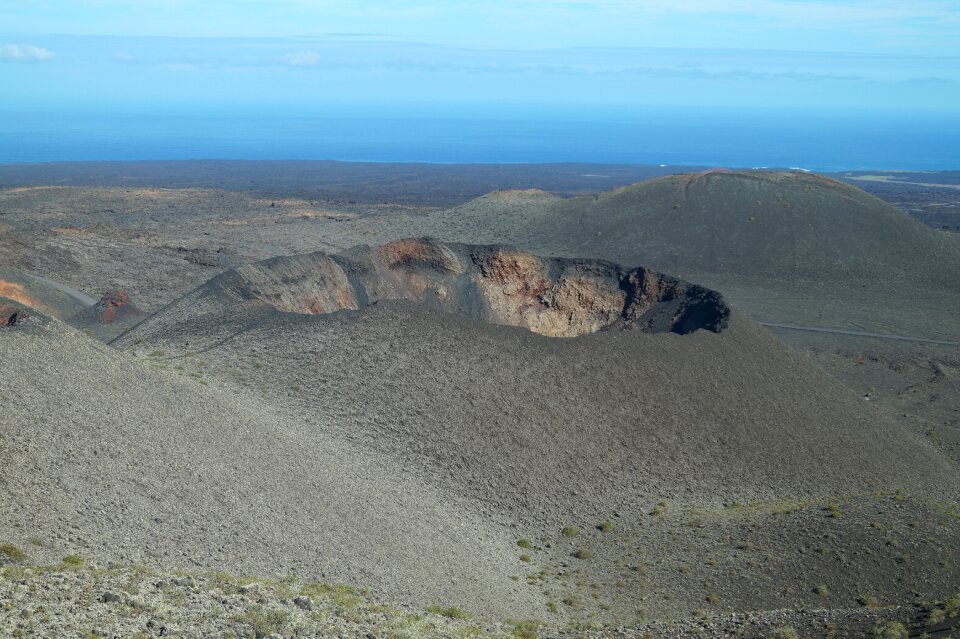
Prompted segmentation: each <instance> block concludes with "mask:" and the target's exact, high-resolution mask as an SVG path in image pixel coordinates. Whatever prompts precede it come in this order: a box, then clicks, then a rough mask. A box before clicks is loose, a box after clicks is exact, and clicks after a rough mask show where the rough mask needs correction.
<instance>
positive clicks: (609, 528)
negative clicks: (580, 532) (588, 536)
mask: <svg viewBox="0 0 960 639" xmlns="http://www.w3.org/2000/svg"><path fill="white" fill-rule="evenodd" d="M597 530H599V531H600V532H605V533H607V532H613V522H612V521H610V520H609V519H608V520H606V521H601V522H600V525H599V526H597Z"/></svg>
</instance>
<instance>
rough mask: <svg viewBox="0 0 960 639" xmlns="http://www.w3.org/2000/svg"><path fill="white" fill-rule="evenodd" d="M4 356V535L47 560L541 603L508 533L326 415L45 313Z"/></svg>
mask: <svg viewBox="0 0 960 639" xmlns="http://www.w3.org/2000/svg"><path fill="white" fill-rule="evenodd" d="M0 361H3V362H4V365H5V367H6V368H7V370H8V371H10V372H11V374H6V375H3V376H2V378H0V405H2V411H0V459H3V460H4V463H3V465H2V469H0V492H2V493H3V494H4V495H5V498H4V499H3V500H0V539H3V540H5V541H9V542H11V543H15V544H17V545H20V546H23V547H26V546H27V545H28V543H27V542H28V539H30V538H31V537H36V538H38V539H40V540H42V541H43V543H44V545H45V546H47V545H49V547H50V548H54V549H56V550H52V551H51V552H53V553H58V554H55V557H59V556H60V555H62V554H65V553H67V552H71V551H76V552H80V553H82V554H84V555H87V556H92V557H100V558H103V559H105V560H116V561H124V562H144V563H148V564H152V565H164V566H170V567H187V568H191V567H193V568H195V567H204V568H206V569H211V570H213V569H224V570H232V571H236V572H239V573H245V572H257V573H260V574H278V573H285V572H288V571H289V572H296V573H298V574H300V575H302V576H304V577H305V578H310V579H324V580H332V581H351V582H353V583H360V584H363V585H365V586H369V587H371V588H372V589H374V591H375V592H379V593H383V594H385V595H387V596H389V598H391V599H394V600H400V601H407V600H416V601H419V602H422V603H425V604H428V603H444V602H447V601H449V600H451V599H455V600H456V601H458V602H461V603H462V602H463V601H469V602H470V603H471V605H472V607H473V608H474V609H475V610H478V611H489V612H494V613H496V614H498V615H521V614H523V613H524V612H529V611H531V610H532V609H537V610H539V609H540V608H541V607H542V602H541V601H538V599H539V597H538V596H537V594H536V593H531V592H529V591H526V590H524V589H522V588H520V587H519V586H518V585H517V584H516V583H515V582H513V581H511V580H510V579H509V578H508V574H510V572H511V570H512V569H513V568H514V567H515V564H516V557H515V553H514V551H513V549H514V548H515V537H514V535H513V534H512V533H511V532H509V531H507V530H505V529H503V528H502V527H500V526H497V525H496V524H495V523H493V522H492V521H490V520H489V519H487V518H485V517H482V516H481V515H480V513H477V512H476V510H475V509H474V508H472V506H470V505H469V504H466V503H464V501H463V500H460V499H458V498H456V497H455V496H452V495H450V494H448V493H447V491H443V490H441V489H438V488H436V487H428V486H426V485H424V484H423V483H421V482H419V481H417V480H416V479H415V478H413V477H411V476H410V474H409V473H407V472H405V471H404V470H403V469H402V468H399V467H398V466H396V465H394V464H392V463H391V462H390V461H389V460H385V459H380V458H378V457H374V456H372V455H371V454H369V452H367V451H364V450H362V449H359V448H358V447H356V446H354V445H351V444H350V443H349V442H347V441H345V440H344V439H343V438H335V437H331V436H330V435H329V434H328V431H329V430H330V429H329V428H325V427H324V425H326V424H328V423H329V422H330V416H328V415H325V414H322V413H320V414H317V415H315V416H314V417H313V418H312V419H311V420H310V421H309V422H307V421H306V420H289V419H282V418H281V417H280V416H278V415H277V414H276V413H275V412H273V411H271V410H270V407H269V406H265V405H264V403H263V402H262V401H261V400H260V399H259V398H256V397H253V396H250V394H248V393H238V392H235V391H233V390H228V389H218V388H216V385H213V384H211V385H209V386H207V385H205V384H206V381H205V380H198V379H196V378H193V377H191V376H189V375H188V374H187V373H181V372H179V371H161V370H157V369H155V368H153V367H152V366H150V365H149V364H148V363H147V362H145V361H138V360H137V359H134V358H131V357H129V356H128V355H125V354H122V353H118V352H117V351H115V350H113V349H110V348H108V347H105V346H103V345H100V344H98V343H96V342H95V341H93V340H92V339H90V338H87V337H85V336H83V335H81V334H79V333H77V332H75V331H74V330H73V329H71V328H69V327H67V326H66V325H64V324H61V323H59V322H58V321H55V320H43V319H42V318H41V317H39V316H34V317H31V318H29V319H28V320H27V321H26V322H25V323H24V324H22V325H20V326H18V327H6V328H4V330H3V332H2V333H0ZM14 371H15V372H14ZM40 558H41V559H44V558H43V556H42V554H41V557H40Z"/></svg>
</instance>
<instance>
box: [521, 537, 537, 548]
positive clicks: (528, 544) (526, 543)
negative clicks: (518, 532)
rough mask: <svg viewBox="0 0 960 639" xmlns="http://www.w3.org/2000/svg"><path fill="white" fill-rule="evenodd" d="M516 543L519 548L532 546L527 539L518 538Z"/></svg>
mask: <svg viewBox="0 0 960 639" xmlns="http://www.w3.org/2000/svg"><path fill="white" fill-rule="evenodd" d="M517 545H518V546H520V547H521V548H533V544H532V543H530V540H529V539H518V540H517Z"/></svg>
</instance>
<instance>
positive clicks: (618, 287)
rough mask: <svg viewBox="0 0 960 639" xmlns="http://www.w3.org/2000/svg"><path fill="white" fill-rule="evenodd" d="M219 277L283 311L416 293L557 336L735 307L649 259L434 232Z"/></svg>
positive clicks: (714, 323)
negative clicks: (573, 256) (567, 252)
mask: <svg viewBox="0 0 960 639" xmlns="http://www.w3.org/2000/svg"><path fill="white" fill-rule="evenodd" d="M209 286H210V287H213V288H218V289H220V290H221V291H223V292H225V293H226V294H228V295H230V296H231V297H237V298H239V299H243V300H251V301H259V302H262V303H267V304H270V305H272V306H273V307H275V308H276V309H278V310H280V311H284V312H292V313H305V314H314V315H315V314H322V313H332V312H335V311H340V310H358V309H361V308H363V307H365V306H368V305H370V304H374V303H377V302H378V301H381V300H408V301H414V302H417V303H422V304H424V305H427V306H430V307H431V308H436V309H439V310H442V311H445V312H449V313H457V314H460V315H465V316H467V317H469V318H471V319H473V320H477V321H483V322H489V323H493V324H501V325H507V326H517V327H521V328H525V329H527V330H530V331H532V332H534V333H538V334H541V335H546V336H549V337H576V336H579V335H586V334H589V333H595V332H597V331H601V330H615V329H637V330H642V331H648V332H666V331H673V332H677V333H689V332H693V331H695V330H698V329H701V328H704V329H707V330H711V331H714V332H719V331H720V330H723V328H725V327H726V324H727V321H728V318H729V315H730V309H729V308H728V307H727V305H726V303H725V302H724V301H723V298H722V297H721V296H720V295H719V294H718V293H715V292H713V291H709V290H707V289H705V288H702V287H699V286H695V285H692V284H688V283H686V282H683V281H681V280H677V279H675V278H672V277H669V276H666V275H661V274H659V273H656V272H654V271H651V270H649V269H645V268H642V267H641V268H635V269H630V270H628V269H624V268H623V267H621V266H619V265H617V264H613V263H611V262H604V261H602V260H569V259H559V258H545V257H538V256H536V255H533V254H530V253H527V252H524V251H520V250H516V249H510V248H504V247H496V246H471V245H466V244H445V243H441V242H437V241H435V240H431V239H405V240H398V241H396V242H391V243H389V244H384V245H382V246H378V247H373V248H370V247H360V248H357V249H353V250H351V251H348V252H346V253H344V254H341V255H326V254H324V253H311V254H309V255H297V256H291V257H278V258H272V259H270V260H266V261H264V262H259V263H257V264H250V265H246V266H243V267H241V268H239V269H236V270H235V271H230V272H228V273H225V274H223V275H222V276H220V277H218V278H215V279H214V280H212V281H211V282H210V284H209Z"/></svg>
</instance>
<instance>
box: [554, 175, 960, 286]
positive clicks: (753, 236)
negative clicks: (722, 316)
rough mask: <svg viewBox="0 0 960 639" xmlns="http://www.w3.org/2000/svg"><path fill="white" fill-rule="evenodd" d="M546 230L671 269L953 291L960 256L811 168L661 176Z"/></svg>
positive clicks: (581, 208)
mask: <svg viewBox="0 0 960 639" xmlns="http://www.w3.org/2000/svg"><path fill="white" fill-rule="evenodd" d="M553 219H554V221H555V223H554V224H553V225H551V226H548V227H546V228H545V229H544V230H545V231H546V233H547V235H548V237H549V240H548V241H552V242H554V243H556V244H557V245H561V244H563V243H565V242H570V245H569V246H568V247H567V250H574V251H577V252H578V253H579V254H586V255H593V254H595V253H597V252H598V251H600V252H602V253H603V254H604V256H605V257H607V259H613V260H626V261H628V262H632V261H636V260H637V259H640V258H642V259H644V260H645V261H646V263H649V264H651V265H654V266H655V267H657V268H663V269H674V270H676V269H678V268H679V269H682V272H719V273H727V274H736V275H743V276H748V277H753V278H770V279H784V280H796V279H813V280H819V281H823V282H830V281H836V280H858V281H863V282H867V283H879V282H884V283H886V284H895V283H902V282H914V283H920V282H923V283H928V284H934V285H940V286H944V287H949V286H952V285H955V282H956V277H957V276H958V275H960V254H958V253H957V251H956V247H955V245H954V244H953V243H951V242H948V241H947V240H946V238H944V237H943V236H942V234H940V233H937V232H936V231H934V230H932V229H930V228H928V227H926V226H925V225H923V224H920V223H919V222H917V221H916V220H913V219H912V218H910V217H909V216H908V215H906V214H905V213H903V212H901V211H900V210H898V209H897V208H895V207H893V206H891V205H889V204H887V203H885V202H883V201H882V200H880V199H878V198H876V197H874V196H872V195H869V194H867V193H865V192H864V191H861V190H860V189H857V188H855V187H852V186H850V185H847V184H844V183H842V182H837V181H834V180H830V179H827V178H823V177H821V176H818V175H815V174H809V173H798V172H790V173H763V172H756V173H754V172H747V173H742V172H741V173H725V172H714V173H706V174H694V175H678V176H671V177H665V178H656V179H653V180H649V181H646V182H640V183H638V184H636V185H633V186H630V187H626V188H623V189H618V190H615V191H612V192H609V193H605V194H603V195H601V196H599V197H598V198H596V199H594V200H592V201H587V200H585V199H577V200H573V201H570V202H566V203H564V204H562V205H560V206H558V207H557V208H556V209H555V210H554V211H553Z"/></svg>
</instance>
